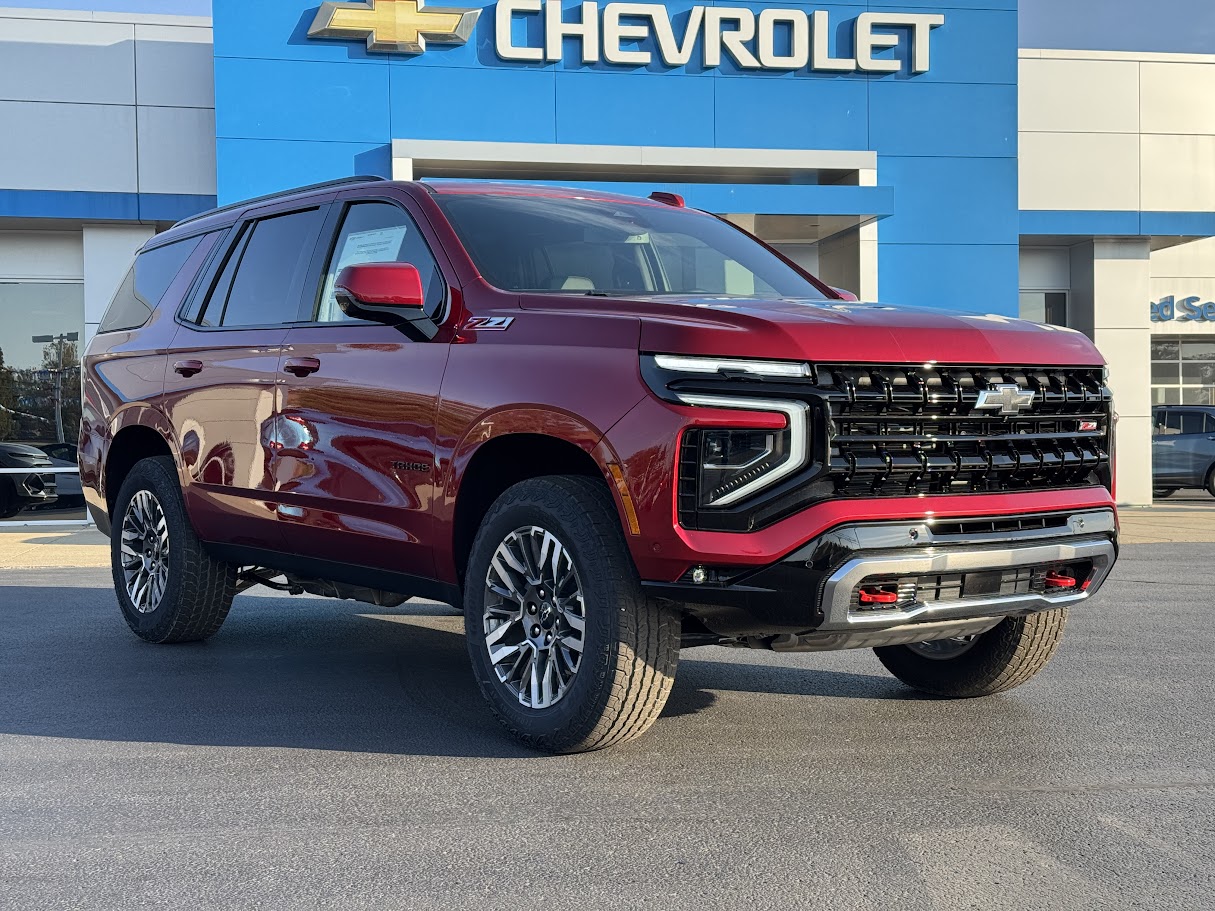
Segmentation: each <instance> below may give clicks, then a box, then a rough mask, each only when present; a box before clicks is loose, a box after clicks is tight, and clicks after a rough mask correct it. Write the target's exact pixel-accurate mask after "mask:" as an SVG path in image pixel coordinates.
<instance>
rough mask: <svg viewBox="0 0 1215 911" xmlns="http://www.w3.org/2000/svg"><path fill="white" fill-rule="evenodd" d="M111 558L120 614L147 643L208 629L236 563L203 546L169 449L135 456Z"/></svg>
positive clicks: (226, 601) (219, 620)
mask: <svg viewBox="0 0 1215 911" xmlns="http://www.w3.org/2000/svg"><path fill="white" fill-rule="evenodd" d="M110 562H111V567H112V569H113V574H114V589H115V591H116V593H117V595H118V605H119V607H120V608H122V615H123V617H124V618H125V619H126V621H127V625H128V626H130V627H131V630H132V631H133V632H134V633H135V635H137V636H138V637H139V638H141V639H144V640H146V641H148V642H195V641H198V640H200V639H206V638H207V637H208V636H212V635H214V634H215V633H216V632H218V630H219V628H220V626H222V625H223V622H224V619H225V618H226V617H227V616H228V609H229V608H230V607H231V606H232V599H233V597H235V595H236V567H234V566H232V565H230V564H228V563H223V562H221V561H219V560H216V559H215V558H213V557H212V556H211V555H210V554H209V553H207V551H206V550H204V549H203V546H202V542H200V541H199V540H198V536H197V535H195V534H194V529H193V527H192V526H191V525H190V520H189V518H188V517H187V516H186V511H185V505H184V504H183V503H182V497H181V487H180V482H179V481H178V479H177V470H176V468H175V467H174V465H173V460H172V459H171V458H169V457H168V456H159V457H157V458H152V459H144V460H143V461H141V462H138V463H137V464H136V465H135V467H134V468H132V469H131V472H130V474H128V475H127V477H126V480H125V481H124V482H123V484H122V488H121V489H120V490H119V492H118V499H117V501H116V503H115V508H114V528H113V530H112V531H111V534H110Z"/></svg>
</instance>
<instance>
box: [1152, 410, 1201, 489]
mask: <svg viewBox="0 0 1215 911" xmlns="http://www.w3.org/2000/svg"><path fill="white" fill-rule="evenodd" d="M1152 424H1153V428H1154V429H1153V431H1152V488H1153V490H1152V494H1153V495H1154V496H1157V497H1171V496H1172V495H1173V494H1175V493H1176V492H1177V491H1178V490H1181V489H1184V488H1194V487H1197V488H1201V489H1203V490H1206V491H1207V493H1209V494H1210V495H1211V496H1213V497H1215V406H1202V405H1164V406H1157V407H1156V408H1154V409H1153V410H1152Z"/></svg>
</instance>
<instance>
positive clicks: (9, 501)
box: [0, 475, 21, 519]
mask: <svg viewBox="0 0 1215 911" xmlns="http://www.w3.org/2000/svg"><path fill="white" fill-rule="evenodd" d="M19 512H21V500H20V499H19V498H18V496H17V491H16V489H15V488H14V485H13V479H12V478H11V477H9V476H7V475H0V519H11V518H12V517H13V516H15V515H17V513H19Z"/></svg>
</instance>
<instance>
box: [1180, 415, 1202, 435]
mask: <svg viewBox="0 0 1215 911" xmlns="http://www.w3.org/2000/svg"><path fill="white" fill-rule="evenodd" d="M1203 417H1204V415H1203V414H1202V412H1201V411H1183V412H1182V413H1181V432H1182V433H1202V432H1203V430H1202V424H1203Z"/></svg>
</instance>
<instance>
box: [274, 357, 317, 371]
mask: <svg viewBox="0 0 1215 911" xmlns="http://www.w3.org/2000/svg"><path fill="white" fill-rule="evenodd" d="M320 369H321V362H320V361H319V360H317V359H316V358H314V357H289V358H287V360H286V362H285V363H284V364H283V370H284V371H285V372H287V373H292V374H294V375H295V376H307V375H308V374H310V373H316V372H317V371H318V370H320Z"/></svg>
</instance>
